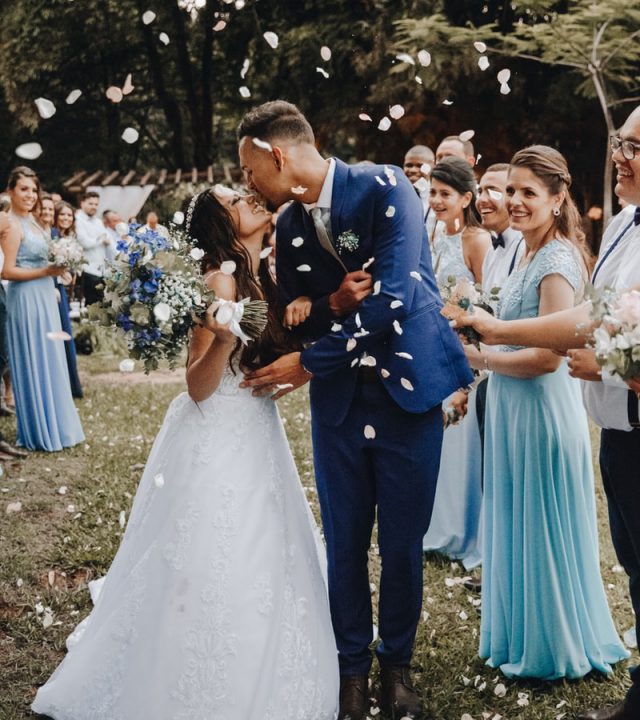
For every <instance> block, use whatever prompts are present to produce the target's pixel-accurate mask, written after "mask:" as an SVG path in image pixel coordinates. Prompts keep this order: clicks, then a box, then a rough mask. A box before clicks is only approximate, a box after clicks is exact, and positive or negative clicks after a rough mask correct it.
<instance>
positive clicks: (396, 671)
mask: <svg viewBox="0 0 640 720" xmlns="http://www.w3.org/2000/svg"><path fill="white" fill-rule="evenodd" d="M379 702H380V707H381V708H382V710H383V711H384V712H385V713H386V714H387V715H388V716H389V717H390V718H391V720H400V718H412V720H420V719H421V718H422V717H423V715H422V701H421V700H420V696H419V695H418V692H417V691H416V690H415V688H414V687H413V686H412V685H411V677H410V675H409V668H408V667H406V666H404V665H399V666H396V667H386V668H380V698H379Z"/></svg>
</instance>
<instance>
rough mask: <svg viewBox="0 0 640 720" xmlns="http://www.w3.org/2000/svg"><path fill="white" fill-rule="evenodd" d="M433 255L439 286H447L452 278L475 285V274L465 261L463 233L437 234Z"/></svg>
mask: <svg viewBox="0 0 640 720" xmlns="http://www.w3.org/2000/svg"><path fill="white" fill-rule="evenodd" d="M431 255H432V260H433V272H434V273H435V276H436V280H437V281H438V285H440V286H443V285H446V284H447V282H448V280H449V278H450V277H455V278H466V279H467V280H470V281H471V282H472V283H475V281H476V280H475V278H474V276H473V273H472V272H471V270H469V268H468V267H467V265H466V263H465V261H464V255H463V253H462V233H461V232H459V233H457V234H456V235H446V234H445V233H444V232H442V233H437V234H436V237H435V240H434V242H433V248H432V253H431Z"/></svg>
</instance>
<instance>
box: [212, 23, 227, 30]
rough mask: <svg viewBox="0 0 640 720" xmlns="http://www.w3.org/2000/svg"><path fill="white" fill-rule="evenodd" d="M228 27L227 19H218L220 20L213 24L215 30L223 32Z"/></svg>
mask: <svg viewBox="0 0 640 720" xmlns="http://www.w3.org/2000/svg"><path fill="white" fill-rule="evenodd" d="M226 27H227V22H226V20H218V22H217V23H216V24H215V25H214V26H213V31H214V32H221V31H222V30H224V29H225V28H226Z"/></svg>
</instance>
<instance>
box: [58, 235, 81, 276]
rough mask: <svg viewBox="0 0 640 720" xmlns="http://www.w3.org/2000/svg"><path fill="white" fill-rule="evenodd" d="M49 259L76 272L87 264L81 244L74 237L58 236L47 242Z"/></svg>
mask: <svg viewBox="0 0 640 720" xmlns="http://www.w3.org/2000/svg"><path fill="white" fill-rule="evenodd" d="M49 260H50V262H52V263H53V264H54V265H58V267H64V268H67V270H69V271H70V272H73V273H76V272H79V271H80V270H82V268H83V266H84V265H86V264H87V259H86V258H85V256H84V251H83V249H82V245H80V243H79V242H78V241H77V240H76V239H75V238H74V237H70V236H67V237H58V238H56V239H55V240H52V241H51V242H50V243H49Z"/></svg>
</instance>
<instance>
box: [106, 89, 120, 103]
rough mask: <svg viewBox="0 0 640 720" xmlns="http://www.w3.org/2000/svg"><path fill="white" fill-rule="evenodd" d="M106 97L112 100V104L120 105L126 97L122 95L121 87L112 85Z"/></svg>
mask: <svg viewBox="0 0 640 720" xmlns="http://www.w3.org/2000/svg"><path fill="white" fill-rule="evenodd" d="M105 95H106V96H107V97H108V98H109V100H111V102H114V103H119V102H121V101H122V98H123V97H124V95H123V94H122V90H120V88H119V87H116V86H115V85H112V86H111V87H109V88H107V92H106V93H105Z"/></svg>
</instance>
